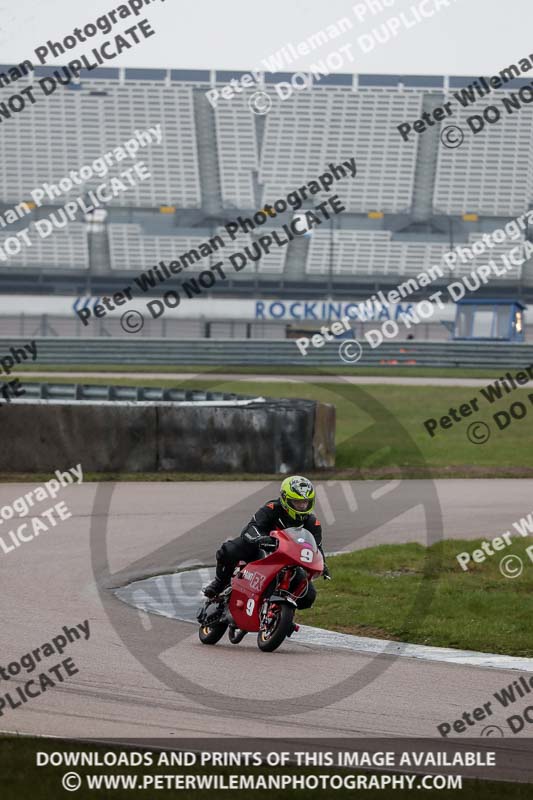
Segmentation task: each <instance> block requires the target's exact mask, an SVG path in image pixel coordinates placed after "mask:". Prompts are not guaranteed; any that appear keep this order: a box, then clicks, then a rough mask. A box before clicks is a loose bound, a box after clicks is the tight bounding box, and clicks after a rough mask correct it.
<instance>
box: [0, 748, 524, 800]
mask: <svg viewBox="0 0 533 800" xmlns="http://www.w3.org/2000/svg"><path fill="white" fill-rule="evenodd" d="M201 741H202V740H201V739H197V740H196V747H197V748H198V749H201ZM345 741H346V740H345ZM348 741H349V740H348ZM341 742H342V739H339V744H340V743H341ZM133 749H135V750H136V751H137V752H139V751H140V750H142V749H146V748H139V747H135V748H133ZM148 749H149V745H148ZM244 749H246V750H247V751H251V750H253V740H249V746H247V747H246V748H244ZM299 749H301V750H303V749H304V748H303V747H300V748H299ZM347 749H349V748H347ZM37 751H40V752H45V753H51V752H65V753H69V752H78V751H81V752H98V753H100V754H101V758H103V755H104V753H106V752H110V751H115V752H124V751H125V748H124V747H122V748H117V747H113V746H112V745H106V746H102V745H98V744H94V745H92V744H87V745H84V744H79V743H77V742H68V741H63V740H60V739H54V740H49V739H48V740H47V739H44V738H43V739H35V738H31V737H18V738H12V737H9V738H8V737H2V736H0V770H1V777H0V788H1V791H2V800H21V798H22V799H23V800H26V798H28V799H29V798H31V800H57V798H59V797H66V796H68V795H69V793H68V792H66V791H65V790H64V789H63V788H62V786H61V779H62V777H63V775H64V774H65V773H67V772H72V771H76V772H78V773H79V774H80V776H82V779H83V777H84V776H86V775H130V776H131V775H138V776H142V775H143V774H146V775H152V774H153V775H165V774H166V775H173V774H174V775H180V774H183V775H188V774H191V775H194V774H196V775H201V774H217V775H224V776H229V775H236V774H245V775H251V774H252V775H253V774H255V775H267V774H271V773H273V774H285V775H286V774H295V775H317V774H318V775H325V774H329V773H331V774H337V775H338V774H352V775H357V774H359V775H361V774H365V773H363V772H362V771H361V770H357V771H355V772H352V771H351V770H350V771H348V770H345V769H334V768H328V767H320V768H318V767H317V768H315V769H310V768H303V767H299V768H295V767H284V768H276V767H268V766H260V767H255V768H246V767H243V768H242V769H236V768H233V769H231V768H224V767H191V768H187V767H183V768H181V767H167V766H164V765H163V766H157V765H156V766H144V767H128V766H123V767H107V766H106V767H79V768H76V767H74V768H73V767H64V766H59V767H53V766H43V767H36V765H35V762H36V756H35V753H36V752H37ZM157 759H158V756H157V754H155V755H154V761H155V762H156V764H157ZM458 773H460V769H455V770H454V774H458ZM366 774H367V775H368V774H373V775H376V774H378V773H377V772H376V770H370V771H368V772H367V773H366ZM395 774H399V772H398V771H395ZM141 779H142V778H141ZM415 785H416V784H415ZM418 788H419V789H420V790H421V792H422V794H421V795H419V794H418V792H416V793H415V792H414V791H412V790H411V789H409V788H407V787H405V788H394V789H392V788H391V787H389V788H385V789H382V790H380V789H368V790H360V793H361V794H364V796H365V797H366V796H370V797H375V798H380V800H407V799H408V798H411V797H413V795H414V794H416V796H417V797H420V798H423V797H427V796H435V797H438V798H440V800H456V798H457V797H461V798H464V799H465V800H474V799H476V800H477V798H482V799H483V800H501V798H502V797H503V796H504V795H505V798H510V800H525V798H531V796H532V794H531V787H530V786H528V785H524V784H513V783H505V784H503V783H497V782H494V781H478V780H464V781H463V788H462V789H460V790H459V789H442V790H440V791H437V790H431V789H424V788H422V787H421V786H418ZM355 794H359V792H357V790H355V789H339V790H336V791H334V792H332V791H331V790H330V789H317V790H313V791H312V792H310V793H309V792H306V791H305V790H290V789H285V790H275V789H274V790H270V791H269V792H268V794H266V793H265V792H264V791H263V792H259V794H258V792H257V791H256V792H254V791H252V790H248V789H243V790H242V791H239V792H237V791H224V790H216V789H210V790H197V791H195V790H190V789H183V790H174V789H165V790H163V791H156V790H155V789H152V791H150V789H149V788H148V791H147V790H144V791H143V790H141V789H139V790H133V789H129V790H125V789H113V790H111V789H109V790H105V789H100V790H94V789H93V790H89V789H87V788H86V786H85V781H84V782H83V785H82V786H81V788H80V789H79V791H77V792H75V793H72V796H74V797H76V798H79V800H93V798H95V797H106V798H108V797H109V798H110V797H113V798H116V800H131V798H132V797H143V798H146V797H148V798H154V797H157V796H159V795H161V796H162V797H171V798H181V800H218V798H235V797H239V798H240V799H241V800H257V797H258V796H260V797H261V796H265V797H268V800H285V798H294V799H295V800H301V798H309V797H313V798H315V797H316V798H317V800H330V799H331V797H333V796H334V797H338V798H339V800H352V799H353V797H354V796H355Z"/></svg>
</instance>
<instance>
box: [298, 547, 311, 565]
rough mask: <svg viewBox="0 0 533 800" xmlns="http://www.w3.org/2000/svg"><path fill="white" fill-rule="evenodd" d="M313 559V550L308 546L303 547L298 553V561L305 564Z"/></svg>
mask: <svg viewBox="0 0 533 800" xmlns="http://www.w3.org/2000/svg"><path fill="white" fill-rule="evenodd" d="M312 560H313V551H312V550H310V549H309V547H304V548H303V550H302V551H301V553H300V561H305V563H306V564H310V563H311V561H312Z"/></svg>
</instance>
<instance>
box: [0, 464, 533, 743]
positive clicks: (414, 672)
mask: <svg viewBox="0 0 533 800" xmlns="http://www.w3.org/2000/svg"><path fill="white" fill-rule="evenodd" d="M30 488H31V486H30V485H27V484H24V485H23V484H3V485H2V486H1V487H0V500H1V505H2V506H4V505H7V504H11V503H12V502H13V501H14V500H15V498H17V497H19V496H20V495H21V494H24V493H25V492H27V491H28V490H29V489H30ZM276 489H277V484H267V483H261V482H245V483H238V482H222V481H216V482H193V483H165V482H161V483H121V484H116V485H115V484H107V483H102V484H98V485H97V484H82V485H79V486H69V487H66V488H65V489H64V490H62V492H61V493H60V495H59V496H58V498H57V501H59V500H63V501H64V502H65V503H66V504H67V506H68V508H69V509H70V511H71V513H72V515H73V516H72V518H70V519H68V520H66V521H65V522H62V523H61V524H60V525H58V526H57V527H56V528H52V529H50V530H49V531H48V532H46V533H41V534H40V535H39V536H38V537H37V538H35V539H33V540H32V541H28V542H25V543H23V544H22V545H21V546H19V547H18V548H16V549H14V550H13V551H11V552H9V553H3V552H0V580H1V583H2V597H3V608H2V610H3V613H2V620H3V624H2V628H1V633H0V652H1V653H2V657H1V660H0V665H1V666H3V667H4V668H5V667H6V665H7V664H8V663H10V662H11V661H20V659H21V657H22V656H23V655H24V654H26V653H28V652H30V651H31V650H33V649H35V648H37V647H41V646H42V645H43V644H44V643H45V642H49V641H51V640H52V639H53V637H55V636H57V635H58V634H60V633H61V629H62V627H63V626H65V625H66V626H69V627H75V626H76V624H77V623H82V622H83V621H85V620H88V622H89V625H90V637H89V639H88V640H84V639H82V638H80V639H79V640H76V641H73V642H72V643H71V644H68V646H67V648H66V649H65V652H64V654H63V655H62V656H57V655H54V656H52V657H49V658H47V659H44V660H43V661H42V662H41V664H40V665H39V668H38V669H36V670H35V673H33V674H32V673H30V674H26V673H22V672H21V673H20V674H19V675H18V676H16V677H13V678H11V679H10V680H9V681H5V680H2V681H0V690H1V692H2V693H5V692H6V691H8V690H9V691H11V692H12V693H14V692H15V689H16V687H17V686H22V685H23V684H24V683H25V682H26V681H27V680H28V679H29V678H31V677H35V675H36V674H37V673H38V672H39V671H40V670H41V671H42V670H44V669H45V668H46V669H48V667H49V666H51V665H53V664H55V663H57V662H59V661H60V660H61V659H65V658H67V657H70V658H72V659H73V660H74V662H75V665H76V667H77V668H78V670H79V672H78V673H77V674H75V675H73V676H72V677H70V678H67V679H66V680H65V681H64V682H63V683H58V685H56V686H55V687H54V688H50V689H48V690H47V691H45V692H43V693H42V694H41V695H39V696H37V697H36V698H35V699H31V700H29V701H28V702H27V703H25V704H22V705H21V706H20V707H18V708H15V709H12V708H9V707H4V708H3V715H2V717H1V719H0V728H1V729H2V730H4V731H10V732H20V733H25V734H46V735H57V736H64V737H83V738H86V737H98V738H103V739H107V738H111V737H120V738H126V737H134V738H135V737H136V738H143V737H156V736H162V737H178V736H191V737H201V736H208V735H210V736H236V735H240V736H245V737H248V736H258V735H261V736H266V737H269V736H276V737H279V738H281V739H283V738H284V737H298V736H312V737H315V738H316V737H339V736H358V735H364V736H388V735H392V736H398V735H402V736H436V735H438V732H437V727H436V726H437V725H438V724H441V723H443V722H446V721H449V722H453V720H455V719H457V718H458V717H460V716H461V715H462V713H463V712H464V711H472V710H473V709H474V708H475V707H477V706H482V705H483V704H484V703H486V702H487V701H488V700H490V699H491V696H492V693H493V692H494V691H497V690H499V689H501V688H502V687H503V686H506V685H507V684H509V683H510V682H511V681H512V680H514V679H516V678H517V677H518V674H519V673H517V672H516V671H514V672H513V671H512V670H509V669H485V668H479V667H471V666H458V665H454V664H448V663H431V662H424V661H419V660H416V659H411V658H401V659H395V658H394V657H393V656H391V655H378V656H376V655H369V654H365V653H358V652H348V651H342V650H336V649H328V648H323V647H315V646H313V645H298V643H297V634H296V636H295V639H294V640H291V641H290V642H286V643H285V644H284V645H283V647H282V648H281V649H280V650H279V651H278V652H276V653H273V654H264V653H261V652H260V651H259V650H258V649H257V647H256V645H255V641H254V638H253V637H252V636H249V637H247V638H246V639H245V640H244V641H243V642H242V644H241V645H239V646H237V647H235V646H232V645H231V644H229V642H228V641H227V639H224V640H223V641H222V643H220V644H218V645H217V646H216V647H206V646H203V645H201V644H200V642H199V641H198V637H197V631H196V628H195V627H193V626H192V625H190V624H187V623H184V622H178V621H176V620H172V619H165V618H162V617H158V616H155V615H151V614H150V615H149V614H146V613H145V612H139V611H137V610H136V609H134V608H132V607H130V606H128V605H126V604H124V603H122V602H121V601H120V600H118V599H117V598H116V597H115V596H114V595H113V592H112V588H114V587H118V586H123V585H125V584H127V583H128V582H129V581H131V580H132V579H134V578H140V577H144V576H147V575H155V574H160V573H163V572H170V571H172V570H173V569H175V568H176V567H177V566H178V567H181V568H183V569H186V568H190V567H192V566H198V565H199V564H212V563H213V562H214V556H213V554H214V551H215V549H216V547H217V545H218V543H219V542H220V541H221V540H223V539H224V538H226V537H228V536H231V535H235V533H236V532H238V530H239V529H240V527H242V525H243V524H244V523H245V522H246V520H247V518H248V517H249V516H250V515H251V514H252V513H253V511H254V510H255V509H256V508H257V507H258V506H259V505H260V504H261V503H262V502H263V501H264V500H266V499H268V498H269V497H272V496H275V493H276ZM395 493H396V496H397V497H399V494H398V493H401V503H399V504H398V506H397V508H398V509H399V512H400V513H399V515H397V516H395V517H394V516H393V515H394V514H395V513H396V511H395V508H396V507H395V506H394V505H393V504H390V505H389V507H388V513H387V514H385V515H382V516H381V517H380V516H379V513H377V510H378V509H382V508H383V507H386V506H387V500H386V498H387V497H389V498H390V497H392V496H394V495H395ZM531 496H532V492H531V481H528V480H490V481H489V480H487V481H485V480H463V479H461V480H440V481H436V482H435V484H434V485H431V484H430V483H429V482H423V481H409V482H404V483H403V484H401V485H400V484H399V483H398V482H391V483H390V484H389V483H386V482H377V481H372V482H370V481H367V482H351V483H350V484H348V483H347V482H342V483H341V482H335V484H333V485H331V486H328V485H326V484H324V485H323V486H322V487H321V491H320V497H321V508H319V513H320V514H321V517H322V521H323V525H324V528H325V545H326V549H327V550H328V551H338V550H342V549H352V548H359V547H367V546H369V545H371V544H376V543H380V542H400V541H414V540H416V541H420V542H425V541H427V540H428V538H429V540H431V541H434V540H435V539H437V538H438V537H439V535H440V511H439V503H440V509H441V510H442V530H443V532H444V536H446V537H459V538H472V537H478V536H486V537H487V538H492V537H493V536H496V535H498V534H500V533H501V532H503V531H506V530H507V529H508V528H509V527H510V521H512V520H518V519H519V518H520V517H521V516H523V515H527V514H528V513H529V512H530V511H531ZM424 504H425V513H424V510H423V505H424ZM49 505H51V503H50V501H45V502H42V503H41V504H40V506H39V510H38V513H42V510H44V509H46V508H48V506H49ZM355 506H357V508H356V509H355V510H354V507H355ZM33 513H35V510H34V512H33ZM387 517H388V519H387ZM426 519H427V528H426ZM376 520H379V524H380V527H379V528H376V527H375V526H376ZM14 522H15V523H16V522H17V521H16V520H14ZM12 527H14V525H13V522H7V521H3V522H2V523H1V524H0V536H4V538H6V535H7V533H8V531H9V529H10V528H12ZM502 580H504V578H503V577H502ZM318 589H319V592H320V582H319V584H318ZM317 602H320V595H319V598H318V601H317ZM301 621H303V622H305V619H303V615H302V620H301ZM502 624H504V620H502ZM302 698H303V699H302ZM526 700H527V698H526V699H525V700H524V701H523V702H522V704H521V706H520V708H519V707H518V704H517V708H516V712H518V711H519V710H522V706H526V705H527V702H526ZM529 702H531V700H530V701H529ZM516 712H509V711H505V710H503V709H500V710H497V709H495V714H494V715H493V716H491V717H490V718H488V719H487V720H486V721H483V722H479V723H476V724H475V726H472V727H471V728H469V729H468V730H467V731H466V732H465V734H464V737H467V736H473V735H476V736H479V735H480V733H481V731H482V729H483V727H484V726H486V725H488V724H489V723H490V724H496V725H500V726H501V727H503V724H504V719H505V716H506V715H508V714H509V713H516ZM529 727H530V728H531V725H530V726H529ZM527 728H528V726H527V725H526V728H525V730H524V731H523V733H522V735H527V734H528V730H527ZM485 735H487V734H485ZM529 735H531V731H529ZM506 736H511V734H510V733H509V732H507V733H506Z"/></svg>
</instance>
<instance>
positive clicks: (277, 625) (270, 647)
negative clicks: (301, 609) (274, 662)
mask: <svg viewBox="0 0 533 800" xmlns="http://www.w3.org/2000/svg"><path fill="white" fill-rule="evenodd" d="M276 614H277V619H276V620H275V621H274V623H273V625H272V627H269V628H268V629H263V628H262V629H261V630H260V631H259V633H258V634H257V646H258V648H259V649H260V650H262V651H263V653H272V652H273V651H274V650H277V648H278V647H279V646H280V644H281V643H282V642H283V640H284V639H285V637H286V636H287V635H288V634H289V633H290V632H291V631H292V628H293V625H294V622H293V619H294V608H292V606H289V605H287V604H286V603H283V604H282V605H280V606H279V607H278V610H277V611H276Z"/></svg>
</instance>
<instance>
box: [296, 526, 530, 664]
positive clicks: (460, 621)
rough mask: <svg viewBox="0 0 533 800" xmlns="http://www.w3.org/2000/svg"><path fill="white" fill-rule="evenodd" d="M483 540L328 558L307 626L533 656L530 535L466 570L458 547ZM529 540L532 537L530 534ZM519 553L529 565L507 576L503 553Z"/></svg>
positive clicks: (372, 549) (386, 548)
mask: <svg viewBox="0 0 533 800" xmlns="http://www.w3.org/2000/svg"><path fill="white" fill-rule="evenodd" d="M480 541H481V540H472V541H463V540H457V541H454V540H447V541H445V542H441V543H438V544H435V545H433V546H432V547H428V548H426V547H423V546H422V545H420V544H415V543H411V544H401V545H380V546H378V547H370V548H368V549H365V550H359V551H356V552H354V553H349V554H343V555H339V556H331V557H330V558H328V565H329V567H330V570H331V573H332V576H333V580H332V581H322V580H319V582H318V592H319V596H318V600H317V602H316V603H315V605H314V606H313V608H311V609H309V610H308V611H305V612H302V613H301V615H300V619H301V621H302V622H305V624H306V625H315V626H317V627H319V628H327V629H329V630H335V631H340V632H342V633H352V634H357V635H359V636H371V637H377V638H385V639H395V640H398V641H403V642H410V643H412V644H424V645H433V646H438V647H456V648H459V649H463V650H478V651H481V652H491V653H502V654H505V655H512V656H525V657H528V658H531V657H533V639H532V637H531V619H532V618H533V563H531V561H530V559H529V558H528V556H527V554H525V549H526V547H527V545H528V540H526V539H521V538H520V539H519V540H513V543H512V544H511V545H510V546H509V547H506V548H505V550H504V551H500V553H497V554H495V555H494V556H492V557H489V558H487V560H486V561H485V562H483V563H480V564H475V563H474V564H472V565H469V567H470V568H469V571H468V572H464V571H463V570H462V569H461V567H460V566H459V564H458V563H457V560H456V555H457V553H460V552H463V551H469V552H470V553H471V552H472V551H473V550H474V549H476V548H477V547H479V546H480ZM529 543H531V540H529ZM510 554H516V555H519V556H520V557H521V558H522V561H523V564H524V569H523V572H522V574H521V575H520V576H519V577H518V578H514V579H510V578H505V577H504V576H503V575H502V574H501V572H500V570H499V564H500V561H501V558H502V557H503V556H505V555H510Z"/></svg>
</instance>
